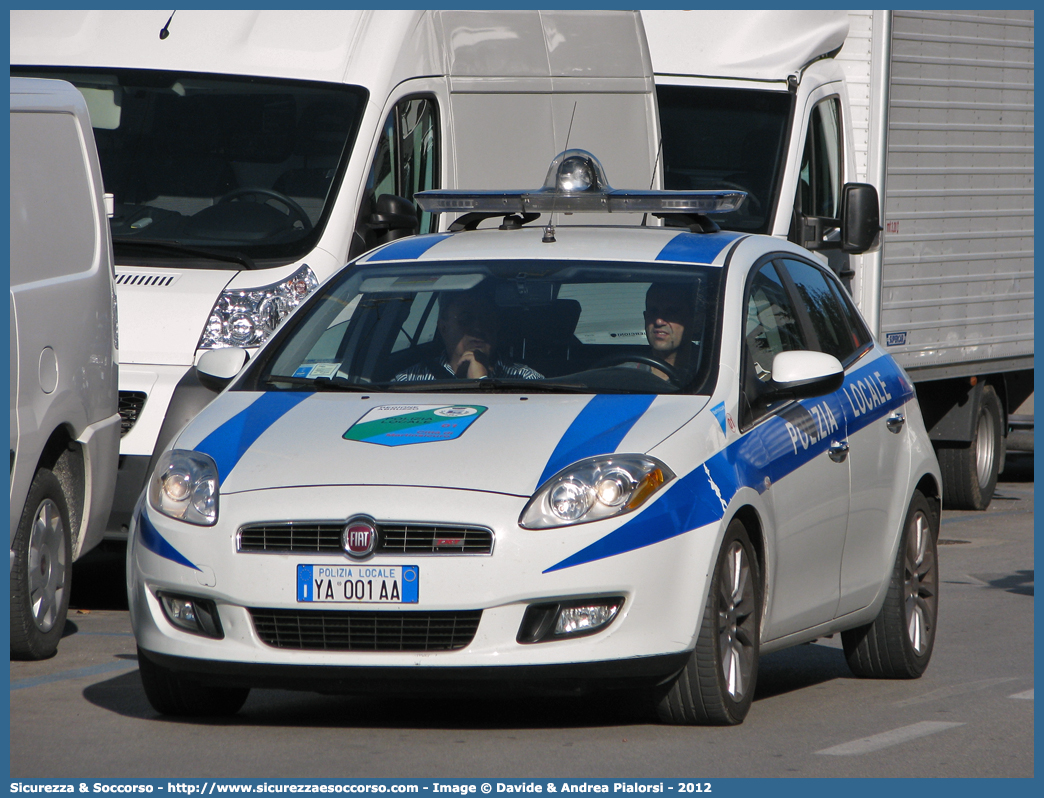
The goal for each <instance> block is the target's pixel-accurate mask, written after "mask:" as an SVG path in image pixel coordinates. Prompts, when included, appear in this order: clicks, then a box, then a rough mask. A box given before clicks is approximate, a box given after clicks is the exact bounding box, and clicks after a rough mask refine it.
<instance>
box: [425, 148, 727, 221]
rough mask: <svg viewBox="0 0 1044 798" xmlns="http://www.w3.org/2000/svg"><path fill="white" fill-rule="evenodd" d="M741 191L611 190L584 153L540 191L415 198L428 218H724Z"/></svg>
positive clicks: (561, 160)
mask: <svg viewBox="0 0 1044 798" xmlns="http://www.w3.org/2000/svg"><path fill="white" fill-rule="evenodd" d="M746 198H747V192H745V191H733V190H727V191H726V190H722V191H649V190H635V191H632V190H623V189H614V188H613V187H612V186H610V185H609V181H608V180H606V178H605V170H604V169H603V168H602V164H601V163H600V162H599V161H598V159H597V158H596V157H595V156H594V155H592V154H591V153H589V152H587V151H586V150H577V149H573V150H566V151H565V152H562V153H559V154H558V155H557V156H556V157H555V159H554V160H553V161H552V162H551V167H550V169H548V172H547V177H546V178H545V180H544V185H543V186H541V187H540V188H539V189H535V190H528V191H527V190H510V191H467V190H453V189H435V190H430V191H419V192H417V194H415V195H414V199H415V200H416V202H417V204H418V205H420V207H421V209H422V210H425V211H428V212H429V213H446V212H457V213H488V214H491V215H499V214H504V215H507V214H512V213H554V212H560V213H653V214H708V213H727V212H729V211H734V210H736V209H737V208H739V207H740V205H741V204H742V203H743V201H744V200H745V199H746Z"/></svg>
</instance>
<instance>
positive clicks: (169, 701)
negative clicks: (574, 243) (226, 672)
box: [138, 648, 250, 718]
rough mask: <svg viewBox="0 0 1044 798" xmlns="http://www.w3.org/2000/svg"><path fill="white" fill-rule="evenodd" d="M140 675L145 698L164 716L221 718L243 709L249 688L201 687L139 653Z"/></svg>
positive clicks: (143, 653)
mask: <svg viewBox="0 0 1044 798" xmlns="http://www.w3.org/2000/svg"><path fill="white" fill-rule="evenodd" d="M138 672H139V673H140V674H141V684H142V687H144V688H145V697H146V698H148V699H149V703H150V704H152V708H153V709H154V710H156V711H157V712H159V713H160V714H161V715H175V716H178V717H195V718H218V717H226V716H228V715H235V714H236V713H237V712H239V710H240V709H242V708H243V704H245V703H246V700H247V696H248V695H249V694H250V688H249V687H213V686H210V685H205V684H199V683H198V682H194V681H192V680H191V679H188V678H186V677H184V676H181V675H179V674H177V673H175V672H174V671H172V670H170V669H169V668H164V667H163V666H162V665H157V664H156V663H155V662H153V661H152V660H150V659H149V657H148V655H147V654H146V653H145V652H144V651H142V650H141V648H139V649H138Z"/></svg>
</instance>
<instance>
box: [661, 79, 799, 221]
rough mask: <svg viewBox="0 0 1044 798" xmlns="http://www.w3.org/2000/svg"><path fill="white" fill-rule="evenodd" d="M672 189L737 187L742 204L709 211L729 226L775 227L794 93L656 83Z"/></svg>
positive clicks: (665, 166)
mask: <svg viewBox="0 0 1044 798" xmlns="http://www.w3.org/2000/svg"><path fill="white" fill-rule="evenodd" d="M656 96H657V102H658V104H659V108H660V130H661V135H662V136H663V180H664V188H667V189H715V188H736V189H742V190H743V191H746V192H747V201H746V202H745V203H744V204H743V205H742V206H741V207H740V209H739V210H738V211H734V212H732V213H728V214H711V217H712V218H713V219H714V221H715V222H717V223H718V225H719V226H720V227H721V228H722V229H725V230H736V231H739V232H745V233H770V232H771V230H769V225H770V224H771V222H772V218H773V215H774V210H775V207H776V201H777V195H778V193H779V182H780V180H781V179H782V176H783V162H784V158H783V156H784V153H785V152H786V147H787V130H788V123H789V121H790V114H791V106H792V104H793V97H792V95H791V94H790V93H789V92H786V91H782V92H780V91H760V90H751V89H731V88H729V89H726V88H707V87H704V86H657V88H656Z"/></svg>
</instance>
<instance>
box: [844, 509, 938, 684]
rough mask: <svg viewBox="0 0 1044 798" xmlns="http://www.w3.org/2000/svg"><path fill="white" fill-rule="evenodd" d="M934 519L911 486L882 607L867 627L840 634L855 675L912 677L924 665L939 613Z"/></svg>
mask: <svg viewBox="0 0 1044 798" xmlns="http://www.w3.org/2000/svg"><path fill="white" fill-rule="evenodd" d="M938 538H939V524H938V519H937V518H936V517H935V514H934V513H933V511H932V508H931V506H930V505H929V503H928V500H927V499H926V498H925V497H924V496H923V495H922V494H921V493H920V491H914V495H913V499H912V501H911V502H910V508H909V510H907V512H906V521H905V525H904V527H903V536H902V539H901V540H900V542H899V552H898V554H897V555H896V558H895V566H894V567H893V569H892V578H891V582H890V584H889V586H888V594H887V595H886V596H885V602H884V606H883V607H882V608H881V612H880V614H879V615H878V616H877V618H876V619H875V620H874V621H873V623H870V624H868V625H866V626H861V627H859V628H857V629H850V630H848V631H845V632H842V633H841V642H842V644H843V645H844V649H845V659H847V660H848V666H849V667H850V668H851V669H852V672H853V673H854V674H855V675H856V676H863V677H868V678H875V679H916V678H918V677H920V675H921V674H922V673H924V671H925V668H927V667H928V661H929V660H930V659H931V658H932V648H933V647H934V645H935V626H936V621H937V618H938V615H939V567H938Z"/></svg>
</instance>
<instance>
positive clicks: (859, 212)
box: [841, 183, 881, 254]
mask: <svg viewBox="0 0 1044 798" xmlns="http://www.w3.org/2000/svg"><path fill="white" fill-rule="evenodd" d="M879 232H881V202H880V199H879V198H878V196H877V189H876V188H874V187H873V186H872V185H870V184H869V183H845V185H844V187H843V188H842V189H841V251H842V252H852V253H856V254H858V253H861V252H866V251H867V250H868V249H870V248H871V247H872V246H873V245H874V242H875V241H876V240H877V234H878V233H879Z"/></svg>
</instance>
